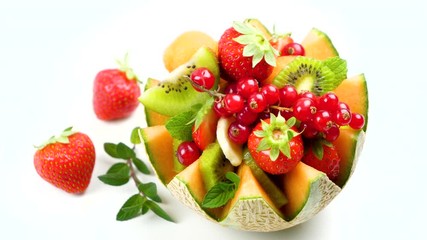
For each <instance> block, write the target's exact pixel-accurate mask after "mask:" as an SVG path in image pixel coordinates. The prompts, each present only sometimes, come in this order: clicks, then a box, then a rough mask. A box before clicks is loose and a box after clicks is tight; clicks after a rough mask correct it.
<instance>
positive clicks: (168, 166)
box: [140, 28, 368, 232]
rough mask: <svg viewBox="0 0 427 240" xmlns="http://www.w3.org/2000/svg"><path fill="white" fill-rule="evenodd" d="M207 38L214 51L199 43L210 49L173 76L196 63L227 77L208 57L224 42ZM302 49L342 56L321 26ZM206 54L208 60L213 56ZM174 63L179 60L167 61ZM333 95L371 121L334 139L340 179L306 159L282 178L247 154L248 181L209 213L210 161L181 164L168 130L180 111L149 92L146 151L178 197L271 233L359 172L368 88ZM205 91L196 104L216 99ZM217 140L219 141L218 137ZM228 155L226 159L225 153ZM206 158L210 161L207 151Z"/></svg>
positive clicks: (359, 85) (240, 225)
mask: <svg viewBox="0 0 427 240" xmlns="http://www.w3.org/2000/svg"><path fill="white" fill-rule="evenodd" d="M177 39H179V38H177ZM205 39H208V40H206V41H208V42H207V43H206V44H205V45H209V46H211V47H203V43H200V41H198V42H197V44H200V45H201V48H204V50H203V49H202V50H200V49H194V48H191V49H192V50H191V51H194V53H192V55H193V58H192V59H185V60H181V61H184V62H182V63H180V64H182V67H178V68H177V69H171V67H170V66H168V70H169V71H171V73H170V74H171V75H170V76H168V77H167V78H166V79H171V78H180V77H181V76H180V75H182V74H184V75H188V74H189V72H188V71H191V70H188V69H190V68H188V66H192V65H197V66H208V67H209V68H210V69H213V72H214V73H215V72H216V73H215V74H217V75H218V76H219V71H220V69H219V67H218V66H214V65H215V64H213V65H212V64H211V63H210V61H208V60H207V58H213V59H216V54H217V50H216V49H214V50H212V49H210V50H209V48H212V46H216V44H215V43H214V42H212V39H210V38H205ZM301 44H302V46H303V47H304V49H305V56H306V57H310V58H316V59H319V60H323V59H327V58H330V57H334V56H338V52H337V50H336V49H335V47H334V46H333V44H332V42H331V40H330V39H329V37H328V36H327V35H326V34H325V33H323V32H322V31H320V30H318V29H315V28H313V29H311V30H310V31H309V33H308V34H307V36H306V37H305V38H304V39H303V40H302V41H301ZM183 45H184V46H183V48H185V46H188V45H191V44H189V43H188V42H186V43H185V44H183ZM173 46H174V48H180V43H179V42H178V43H177V42H174V43H173ZM169 49H171V48H169ZM168 51H170V50H168ZM181 51H182V49H181ZM201 51H202V52H203V51H205V54H204V55H203V57H201V58H200V57H199V58H198V59H197V57H194V55H197V54H199V55H200V52H201ZM206 52H208V54H207V55H209V56H208V57H206V56H205V55H206ZM165 56H167V57H168V58H170V57H173V53H171V52H168V53H167V54H165ZM293 59H294V57H293V56H285V57H278V58H277V62H278V64H277V66H276V68H275V69H274V70H273V72H272V75H273V76H270V77H269V78H270V79H273V78H274V75H277V74H278V73H279V72H280V70H281V69H283V68H286V66H287V64H289V63H290V62H292V60H293ZM165 61H166V60H165ZM215 61H217V60H215ZM167 62H171V61H170V60H167ZM175 64H177V63H175ZM180 68H181V69H180ZM269 81H270V80H269ZM220 84H221V83H220ZM161 87H163V88H165V86H164V85H162V81H158V80H155V79H152V78H150V79H148V80H147V81H146V84H145V91H144V92H147V91H150V89H153V88H161ZM166 87H167V86H166ZM333 92H334V93H335V94H336V95H337V96H338V97H339V99H340V101H343V102H345V103H347V104H348V105H349V107H350V109H351V110H352V111H354V112H358V113H360V114H362V115H363V116H364V117H365V125H364V127H363V129H359V130H356V129H352V128H350V127H341V128H340V135H339V137H338V138H337V139H336V140H335V141H333V142H332V144H333V146H334V147H335V148H336V149H337V151H338V154H339V156H340V158H341V161H340V165H339V175H338V177H337V178H336V179H334V181H332V180H330V179H329V178H328V176H327V175H326V174H325V173H323V172H321V171H319V170H316V169H315V168H313V167H311V166H309V165H307V164H305V163H303V162H299V163H298V164H297V165H296V167H295V168H293V169H292V170H291V171H290V172H288V173H286V174H282V175H279V176H272V175H270V174H264V173H260V172H257V171H259V170H257V169H256V168H254V167H253V166H254V163H253V161H251V157H250V153H249V152H247V151H242V153H241V154H243V155H244V156H243V159H244V161H243V162H242V163H241V164H240V165H239V166H236V167H234V168H233V169H234V170H233V171H234V172H235V173H236V174H237V175H238V176H239V178H240V182H239V184H238V187H237V190H236V191H235V194H234V196H233V197H232V198H231V199H230V200H229V201H228V202H227V203H226V204H225V205H223V206H222V207H217V208H205V207H203V204H202V202H203V199H204V197H205V196H206V193H207V189H206V188H207V187H206V183H205V178H204V176H203V172H202V171H201V170H200V168H201V167H200V166H201V165H202V164H203V163H202V161H203V159H198V160H196V161H195V162H193V163H192V164H191V165H189V166H186V167H185V166H182V165H180V164H178V163H177V157H176V151H177V145H178V144H179V141H177V140H176V139H174V138H173V136H172V135H171V134H170V132H169V131H168V129H167V128H166V126H165V125H166V124H167V122H168V120H169V119H171V117H173V113H172V112H174V111H175V110H176V109H173V110H168V109H167V106H166V107H165V109H163V107H156V106H155V105H153V104H152V103H151V102H150V101H146V99H144V93H143V94H142V97H141V98H142V99H141V102H142V103H143V106H144V107H145V119H146V123H145V124H146V126H145V127H144V128H142V129H141V131H140V136H141V139H142V141H143V143H144V144H143V145H142V146H143V151H144V152H145V153H146V155H147V158H148V159H149V161H150V163H151V165H152V167H153V169H154V170H155V172H156V174H157V176H158V178H159V179H160V181H161V182H162V183H163V184H164V185H165V186H166V187H167V189H168V190H169V191H170V192H171V194H172V195H173V196H174V197H175V198H176V199H178V200H179V201H180V202H181V203H182V204H184V205H185V206H187V207H189V208H190V209H192V210H194V211H195V212H197V213H198V214H200V215H201V216H203V217H205V218H206V219H209V220H211V221H213V222H216V223H218V224H221V225H224V226H228V227H232V228H236V229H240V230H245V231H256V232H271V231H278V230H283V229H286V228H290V227H292V226H295V225H298V224H300V223H303V222H305V221H307V220H309V219H311V218H312V217H313V216H315V215H316V214H317V213H319V212H320V211H321V210H322V209H324V208H325V207H326V206H327V205H328V204H329V203H330V202H331V201H332V200H333V199H334V198H335V196H337V195H338V194H339V193H340V192H341V190H342V189H343V187H345V186H346V183H347V182H348V181H349V179H350V177H351V175H352V174H353V172H354V170H355V168H356V165H357V161H358V159H359V156H360V154H361V151H362V148H363V144H364V140H365V133H366V129H367V120H368V89H367V84H366V80H365V76H364V74H358V75H355V76H351V77H348V78H347V79H345V80H344V81H342V83H341V84H340V85H339V86H338V87H337V88H335V89H334V90H333ZM200 94H202V95H201V96H198V97H197V99H196V101H199V102H200V103H204V102H205V101H207V100H206V99H207V98H208V97H209V96H208V95H207V94H206V95H207V96H204V95H203V94H205V93H200ZM153 106H154V107H153ZM165 113H172V114H165ZM211 137H212V138H213V139H214V140H215V137H216V136H215V135H214V136H211ZM211 145H212V146H210V147H208V148H207V149H205V150H204V151H205V152H207V151H210V152H209V153H206V154H207V155H208V154H211V155H212V154H213V155H215V154H216V155H218V154H219V155H221V154H222V153H221V148H220V147H219V145H218V144H211ZM221 156H223V157H224V155H221ZM200 158H203V153H202V157H200ZM260 176H263V177H260ZM276 195H281V196H282V195H283V196H284V198H283V199H285V200H283V201H281V200H278V199H282V198H278V197H277V196H276Z"/></svg>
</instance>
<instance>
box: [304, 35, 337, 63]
mask: <svg viewBox="0 0 427 240" xmlns="http://www.w3.org/2000/svg"><path fill="white" fill-rule="evenodd" d="M301 45H302V46H303V47H304V50H305V56H306V57H311V58H316V59H319V60H324V59H327V58H330V57H336V56H338V52H337V50H336V49H335V47H334V45H333V44H332V41H331V39H330V38H329V37H328V35H326V33H324V32H322V31H320V30H319V29H317V28H312V29H311V31H310V32H309V33H308V34H307V36H306V37H305V38H304V39H303V41H302V42H301Z"/></svg>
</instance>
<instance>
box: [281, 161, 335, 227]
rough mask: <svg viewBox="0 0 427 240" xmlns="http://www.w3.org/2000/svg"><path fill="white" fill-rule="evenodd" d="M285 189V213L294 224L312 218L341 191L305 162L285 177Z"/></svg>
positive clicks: (323, 174) (324, 175)
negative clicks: (286, 198) (286, 199)
mask: <svg viewBox="0 0 427 240" xmlns="http://www.w3.org/2000/svg"><path fill="white" fill-rule="evenodd" d="M283 189H284V192H285V194H286V196H287V197H288V204H286V205H285V206H284V208H283V209H284V213H285V216H286V219H287V220H289V221H291V222H292V223H294V224H299V223H302V222H304V221H307V220H308V219H310V218H312V217H313V216H314V215H316V214H317V213H318V212H320V211H321V210H322V209H323V208H324V207H325V206H326V205H328V204H329V203H330V202H331V201H332V199H334V197H335V196H336V195H338V193H339V192H340V191H341V189H340V188H339V187H338V186H337V185H335V184H334V183H333V182H332V181H331V180H329V178H328V177H327V176H326V174H325V173H323V172H320V171H318V170H316V169H314V168H312V167H310V166H308V165H306V164H305V163H303V162H300V163H298V165H297V166H296V167H295V168H294V169H293V170H292V171H290V172H289V173H288V174H286V175H285V176H284V177H283Z"/></svg>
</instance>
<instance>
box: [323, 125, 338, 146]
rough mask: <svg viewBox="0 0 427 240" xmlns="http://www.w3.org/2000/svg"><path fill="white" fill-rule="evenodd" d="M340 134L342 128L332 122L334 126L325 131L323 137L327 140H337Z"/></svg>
mask: <svg viewBox="0 0 427 240" xmlns="http://www.w3.org/2000/svg"><path fill="white" fill-rule="evenodd" d="M339 136H340V128H339V127H338V126H337V125H336V124H332V126H331V127H330V128H329V129H328V130H326V131H324V132H323V137H324V138H325V140H326V141H329V142H333V141H335V140H337V138H338V137H339Z"/></svg>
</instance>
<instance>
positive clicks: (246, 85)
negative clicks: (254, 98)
mask: <svg viewBox="0 0 427 240" xmlns="http://www.w3.org/2000/svg"><path fill="white" fill-rule="evenodd" d="M256 92H258V81H257V80H256V79H253V78H246V79H242V80H239V82H237V93H238V94H240V95H242V97H244V98H248V97H249V96H250V95H252V94H253V93H256Z"/></svg>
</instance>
